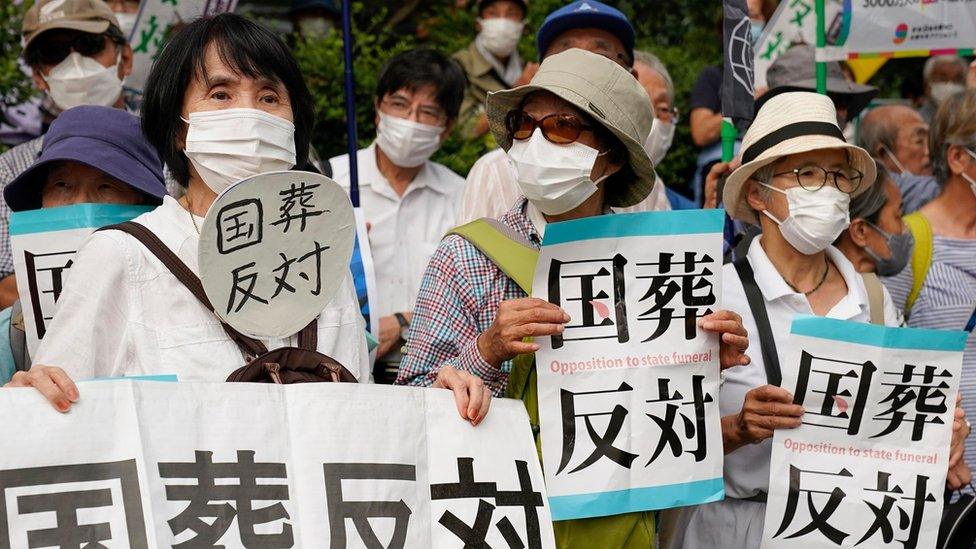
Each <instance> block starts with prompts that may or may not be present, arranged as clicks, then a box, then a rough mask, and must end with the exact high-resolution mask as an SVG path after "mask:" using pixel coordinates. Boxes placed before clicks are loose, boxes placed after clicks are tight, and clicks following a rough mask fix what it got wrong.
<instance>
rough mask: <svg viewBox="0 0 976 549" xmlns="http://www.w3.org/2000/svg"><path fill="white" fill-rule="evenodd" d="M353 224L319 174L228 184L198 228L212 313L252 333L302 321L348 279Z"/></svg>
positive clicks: (343, 199)
mask: <svg viewBox="0 0 976 549" xmlns="http://www.w3.org/2000/svg"><path fill="white" fill-rule="evenodd" d="M355 235H356V222H355V219H354V216H353V210H352V204H351V203H350V202H349V197H348V196H346V193H345V192H344V191H343V190H342V188H341V187H339V185H337V184H336V182H335V181H333V180H331V179H329V178H328V177H325V176H324V175H320V174H315V173H310V172H300V171H286V172H271V173H266V174H261V175H258V176H255V177H251V178H248V179H245V180H243V181H241V182H239V183H236V184H234V185H232V186H231V187H229V188H227V189H226V190H225V191H224V192H222V193H221V194H220V196H218V197H217V200H216V201H215V202H214V203H213V206H211V207H210V211H209V212H207V217H206V219H204V222H203V226H202V227H201V228H200V250H199V265H200V279H201V281H202V282H203V288H204V290H205V291H206V292H207V297H208V298H210V302H211V303H212V304H213V305H214V308H215V310H216V313H217V316H219V317H220V318H221V319H222V320H223V321H224V322H226V323H228V324H230V325H231V326H233V327H234V328H236V329H237V330H238V331H240V332H242V333H244V334H246V335H249V336H251V337H258V338H273V337H288V336H291V335H293V334H295V333H297V332H299V331H300V330H301V329H302V328H304V327H305V326H306V325H308V323H309V322H311V321H312V319H314V318H316V317H317V316H318V315H319V314H320V313H321V312H322V311H323V310H324V309H325V307H326V305H328V303H329V302H330V301H331V300H332V298H333V296H335V294H336V292H337V291H338V290H339V288H340V287H341V286H342V285H344V284H346V283H347V278H348V277H349V276H350V275H349V264H350V258H351V257H352V248H353V241H354V239H355Z"/></svg>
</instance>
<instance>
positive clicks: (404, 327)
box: [393, 313, 410, 341]
mask: <svg viewBox="0 0 976 549" xmlns="http://www.w3.org/2000/svg"><path fill="white" fill-rule="evenodd" d="M393 316H395V317H396V319H397V322H398V323H399V324H400V340H402V341H406V340H407V332H409V331H410V321H409V320H407V317H405V316H403V313H393Z"/></svg>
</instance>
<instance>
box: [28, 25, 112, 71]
mask: <svg viewBox="0 0 976 549" xmlns="http://www.w3.org/2000/svg"><path fill="white" fill-rule="evenodd" d="M109 40H111V38H110V37H108V36H107V35H105V34H92V33H89V32H79V33H78V34H77V35H75V36H73V37H71V38H68V39H66V40H40V41H39V43H38V44H37V50H36V51H37V55H38V59H39V61H40V62H41V64H44V65H57V64H58V63H60V62H62V61H64V60H65V58H66V57H68V55H69V54H71V52H72V51H76V52H78V53H80V54H81V55H83V56H85V57H94V56H96V55H98V54H100V53H102V51H104V50H105V46H106V45H107V44H108V42H109Z"/></svg>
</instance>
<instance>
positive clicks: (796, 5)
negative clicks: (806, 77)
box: [753, 0, 863, 90]
mask: <svg viewBox="0 0 976 549" xmlns="http://www.w3.org/2000/svg"><path fill="white" fill-rule="evenodd" d="M858 1H863V0H858ZM814 4H815V1H814V0H782V2H780V3H779V7H777V8H776V12H775V13H774V14H773V16H772V17H770V18H769V22H767V23H766V26H765V27H764V28H763V32H762V35H761V36H760V37H759V41H758V42H757V43H756V44H755V47H754V48H753V49H754V50H755V53H756V63H755V65H754V70H755V79H756V89H757V90H759V89H761V88H765V87H767V86H768V84H767V82H766V71H768V70H769V67H770V65H772V64H773V62H774V61H776V60H777V59H779V56H780V55H782V54H783V52H785V51H786V50H788V49H789V48H790V46H792V45H793V44H796V43H802V44H809V45H811V46H812V45H815V44H816V43H817V14H816V11H815V10H814ZM824 9H825V11H826V15H827V18H826V21H827V22H826V25H825V28H826V29H827V41H828V43H830V42H831V41H832V40H833V39H834V38H835V36H836V34H837V30H836V29H838V28H839V27H840V22H841V20H842V13H843V11H844V4H843V2H841V0H825V2H824ZM811 63H813V61H811ZM810 70H811V71H813V69H812V68H811V69H810Z"/></svg>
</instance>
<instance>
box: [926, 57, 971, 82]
mask: <svg viewBox="0 0 976 549" xmlns="http://www.w3.org/2000/svg"><path fill="white" fill-rule="evenodd" d="M948 64H955V65H958V66H959V67H960V68H961V69H962V73H963V74H966V71H967V70H969V65H967V64H966V61H965V60H964V59H963V58H962V57H959V56H958V55H936V56H933V57H929V59H928V61H926V62H925V67H924V68H923V69H922V78H923V79H924V80H925V81H926V82H928V81H929V79H930V78H932V73H933V72H935V68H936V67H938V66H939V65H948Z"/></svg>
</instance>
